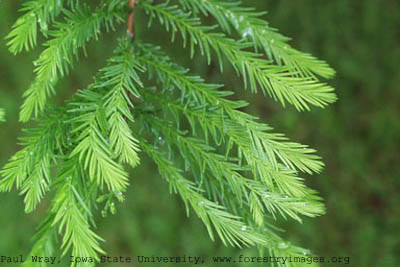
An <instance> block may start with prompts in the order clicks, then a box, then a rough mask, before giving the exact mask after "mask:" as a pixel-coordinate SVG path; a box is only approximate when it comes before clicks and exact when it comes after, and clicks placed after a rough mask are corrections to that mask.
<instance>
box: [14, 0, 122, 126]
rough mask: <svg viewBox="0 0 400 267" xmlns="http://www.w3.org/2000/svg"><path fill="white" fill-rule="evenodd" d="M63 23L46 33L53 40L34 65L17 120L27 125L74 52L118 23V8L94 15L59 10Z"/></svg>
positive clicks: (84, 9)
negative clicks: (63, 17) (103, 29)
mask: <svg viewBox="0 0 400 267" xmlns="http://www.w3.org/2000/svg"><path fill="white" fill-rule="evenodd" d="M63 13H64V15H65V19H66V23H56V24H55V27H56V30H54V31H51V32H50V36H51V37H53V39H51V40H49V41H47V42H46V43H45V46H46V47H47V48H46V49H45V50H44V51H43V52H42V54H41V55H40V57H39V59H38V60H37V61H35V63H34V64H35V65H36V68H35V73H36V79H35V81H34V82H33V83H32V85H31V86H30V88H29V89H28V90H27V91H26V92H25V94H24V97H25V102H24V104H23V105H22V109H21V114H20V120H21V121H22V122H26V121H28V120H29V119H30V118H31V116H32V114H33V115H34V116H37V115H38V113H39V111H41V110H42V109H43V108H44V106H45V104H46V102H47V98H48V96H49V95H50V94H53V93H54V86H55V84H56V82H57V80H58V79H59V78H61V77H63V76H64V75H65V74H67V73H68V71H69V67H70V66H71V64H72V63H73V60H74V57H77V56H78V51H79V50H78V49H79V48H83V49H84V48H85V44H86V42H88V41H89V40H91V39H93V38H95V39H97V38H98V36H99V34H100V32H101V28H102V27H103V26H104V27H105V28H106V29H107V30H108V29H110V28H113V27H114V26H113V25H114V23H115V21H117V22H121V21H122V17H121V8H120V7H116V8H115V9H111V10H109V8H108V7H107V6H102V7H100V8H97V9H96V10H95V11H94V12H93V11H91V10H90V9H89V7H87V6H85V7H82V8H79V9H74V11H68V10H63Z"/></svg>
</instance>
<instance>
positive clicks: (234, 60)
mask: <svg viewBox="0 0 400 267" xmlns="http://www.w3.org/2000/svg"><path fill="white" fill-rule="evenodd" d="M140 6H142V7H143V8H144V10H145V11H146V12H147V13H148V15H149V16H150V23H151V20H152V19H153V18H156V19H158V20H159V22H160V23H161V25H163V26H164V27H165V28H166V30H167V31H170V32H171V34H172V40H174V38H175V33H176V32H179V33H180V34H181V36H182V38H183V42H184V44H185V45H186V43H187V42H189V45H190V54H191V56H193V55H194V51H195V47H196V46H198V47H199V49H200V51H201V53H202V54H204V55H205V56H206V57H207V58H208V61H209V62H210V61H211V49H213V50H214V52H215V55H216V57H217V59H218V61H219V63H220V67H221V71H222V70H223V69H222V68H223V57H222V56H225V57H226V58H227V59H228V61H229V62H230V64H231V65H232V66H233V67H234V68H235V70H236V71H237V72H238V73H240V74H241V75H242V77H243V80H244V83H245V87H246V86H247V83H249V85H250V88H251V90H252V91H253V92H257V90H258V89H261V90H262V92H263V93H264V94H268V95H269V96H271V97H272V98H273V99H274V100H277V101H279V102H281V104H282V105H283V106H285V102H288V103H289V104H292V105H294V106H295V107H296V109H298V110H309V109H310V107H309V105H314V106H318V107H324V106H326V105H327V104H329V103H332V102H334V101H335V100H336V96H335V94H334V93H333V88H332V87H330V86H328V85H326V84H324V83H320V82H318V81H315V80H314V79H309V78H304V77H297V75H295V74H296V72H295V71H293V70H291V69H290V68H288V67H284V66H276V65H271V64H270V62H269V61H266V60H264V59H262V58H261V57H260V56H259V55H258V54H256V53H253V52H249V51H246V50H245V49H246V48H249V46H251V43H245V42H238V41H235V40H233V39H229V38H228V37H226V36H225V35H223V34H221V33H213V32H210V31H211V30H213V29H215V28H216V27H214V26H201V21H200V19H199V18H197V17H190V15H189V14H188V13H185V12H183V11H182V10H180V9H179V8H178V7H177V6H169V5H168V4H167V3H163V4H158V5H154V4H150V2H149V1H146V0H144V1H141V2H140Z"/></svg>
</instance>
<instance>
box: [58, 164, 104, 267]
mask: <svg viewBox="0 0 400 267" xmlns="http://www.w3.org/2000/svg"><path fill="white" fill-rule="evenodd" d="M87 178H88V177H87V176H86V175H85V173H84V171H83V170H82V169H81V167H80V164H79V161H78V160H77V159H76V158H71V159H66V161H64V163H63V165H62V166H61V169H60V171H59V173H58V179H57V180H58V181H57V182H58V190H57V192H56V195H55V197H54V200H53V207H52V210H51V212H52V213H53V214H54V220H53V223H52V225H58V229H59V233H61V234H63V239H62V248H63V250H64V252H63V255H65V254H66V253H67V252H68V251H69V250H70V249H71V248H72V256H77V257H92V258H94V259H97V260H98V259H99V256H98V253H102V254H104V253H105V252H104V251H103V250H102V249H101V248H100V245H99V241H102V238H101V237H99V236H98V235H97V234H95V233H94V232H93V230H92V229H91V227H90V223H89V221H90V217H91V216H92V215H91V213H90V210H89V208H88V203H89V202H90V199H89V200H88V199H87V197H86V195H85V194H90V191H89V192H87V191H85V190H83V189H84V187H85V186H86V187H87V186H88V185H87V184H89V181H90V180H89V179H87ZM81 192H84V193H81ZM71 266H76V263H75V262H74V263H72V264H71ZM78 266H82V263H80V264H78ZM83 266H94V263H86V265H85V264H84V265H83Z"/></svg>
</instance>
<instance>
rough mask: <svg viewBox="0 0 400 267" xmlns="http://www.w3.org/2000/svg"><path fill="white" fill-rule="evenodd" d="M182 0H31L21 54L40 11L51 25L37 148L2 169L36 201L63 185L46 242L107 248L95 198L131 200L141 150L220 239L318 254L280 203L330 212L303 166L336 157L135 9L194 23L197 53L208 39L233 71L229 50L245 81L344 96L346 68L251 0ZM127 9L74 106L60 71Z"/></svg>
mask: <svg viewBox="0 0 400 267" xmlns="http://www.w3.org/2000/svg"><path fill="white" fill-rule="evenodd" d="M175 2H176V3H177V5H170V4H169V3H168V2H166V3H165V2H164V3H161V4H160V3H155V2H154V1H152V0H142V1H140V2H137V1H136V0H129V1H126V0H125V1H122V0H102V1H101V3H100V4H98V5H97V4H93V5H92V4H91V5H90V6H92V8H89V5H88V4H86V3H82V2H81V1H74V0H64V1H63V0H60V1H58V0H36V1H33V0H31V1H28V2H26V4H25V5H24V8H23V11H25V14H24V15H22V16H21V17H20V19H19V20H18V21H17V22H16V23H15V25H14V26H13V29H12V31H11V33H10V34H9V35H8V37H7V38H8V40H9V41H8V45H9V49H10V51H11V52H12V53H14V54H16V53H19V52H21V51H22V50H24V49H25V50H29V49H31V48H33V47H34V46H35V45H36V42H37V32H38V28H37V27H38V25H37V20H38V19H39V20H40V26H41V31H42V33H43V35H45V37H46V38H49V40H47V41H46V42H45V44H44V46H45V47H46V48H45V50H44V51H43V52H42V53H41V55H40V57H39V59H38V60H37V61H36V62H35V65H36V68H35V73H36V78H35V80H34V82H33V83H32V85H31V87H30V88H29V89H28V90H27V91H26V92H25V94H24V96H25V102H24V104H23V105H22V110H21V113H20V120H21V121H23V122H25V121H28V120H29V119H30V118H31V117H32V116H34V117H39V118H40V119H36V120H35V121H36V126H35V127H34V128H29V129H27V130H25V131H26V137H24V138H21V139H20V140H21V145H22V146H23V148H22V149H21V150H20V151H18V152H17V153H16V154H15V155H14V156H13V157H12V158H11V159H10V160H9V162H8V163H7V164H6V165H5V166H4V168H3V169H2V170H1V171H0V175H1V179H0V192H6V191H11V190H12V188H13V187H14V186H15V187H16V189H17V190H19V191H20V193H21V194H24V202H25V211H26V212H31V211H33V210H34V209H35V208H36V207H37V205H38V204H39V203H40V202H41V201H42V200H43V198H44V197H45V195H46V193H48V192H49V191H54V194H48V195H50V196H52V197H53V198H52V200H51V207H50V210H49V214H48V217H47V219H46V220H45V221H44V222H43V223H42V224H41V226H40V227H39V228H38V233H37V235H36V237H35V240H36V243H35V245H34V247H33V249H32V251H31V254H32V255H38V256H40V255H46V256H48V255H54V253H55V251H54V246H55V245H56V243H57V236H58V235H60V236H62V239H61V240H62V242H61V249H62V255H67V254H72V255H73V256H79V257H92V258H93V259H95V260H97V261H98V260H99V253H101V254H104V253H105V252H104V251H103V250H102V248H101V247H100V242H101V241H102V239H101V237H100V236H98V235H97V234H96V233H95V232H94V230H93V228H94V225H95V223H94V219H93V218H94V212H95V211H96V210H97V209H98V207H97V205H98V204H101V203H104V208H103V209H102V211H101V214H102V215H103V216H104V215H106V214H107V212H108V211H110V212H111V213H112V214H114V213H115V210H116V209H115V205H114V200H119V201H123V199H124V192H125V191H126V189H127V186H128V184H129V177H128V173H127V171H126V170H125V168H124V167H125V166H124V164H128V165H130V166H131V167H136V166H137V165H138V164H139V162H140V157H139V155H140V152H141V151H143V152H145V153H146V154H148V155H149V156H150V158H151V159H152V160H153V161H154V162H155V164H156V165H157V167H158V169H159V172H160V174H161V176H162V177H164V179H165V180H167V181H168V183H169V185H170V189H171V192H174V193H177V194H179V195H180V196H181V198H182V200H183V201H184V202H185V204H186V209H187V213H188V215H189V212H190V211H191V210H193V212H194V213H195V214H196V215H197V216H198V217H199V218H200V219H201V220H202V222H203V223H204V224H205V226H206V228H207V230H208V233H209V235H210V237H211V239H212V240H214V239H215V237H216V236H218V237H219V238H220V239H221V240H222V242H223V244H225V245H232V246H236V247H244V246H257V247H258V248H260V250H262V251H263V250H267V251H268V253H269V256H285V257H287V256H296V257H299V256H306V255H310V253H309V252H308V251H307V250H304V249H303V248H300V247H296V246H293V245H291V244H290V243H289V242H287V241H285V240H284V239H282V238H281V237H279V236H278V235H276V234H275V231H276V227H274V226H272V225H271V224H270V223H269V222H270V221H272V220H274V219H277V218H278V216H281V217H283V218H285V219H286V218H291V219H294V220H297V221H299V222H301V221H302V218H303V216H308V217H315V216H319V215H322V214H324V212H325V209H324V206H323V204H322V202H321V200H322V198H320V197H319V196H318V194H317V192H315V191H314V190H312V189H310V188H308V187H307V186H306V185H305V184H304V181H303V180H304V179H303V178H301V176H300V173H301V172H305V173H309V174H311V173H315V172H317V173H318V172H320V171H321V170H322V167H323V163H322V162H321V160H320V158H319V157H318V156H317V155H315V150H313V149H311V148H309V147H308V146H306V145H302V144H299V143H294V142H291V141H289V140H288V139H287V138H286V137H285V136H284V135H282V134H277V133H274V132H273V130H272V128H271V127H270V126H269V125H267V124H265V123H262V122H259V121H258V118H256V117H255V116H252V115H250V114H247V113H245V112H244V111H243V108H245V107H246V106H247V105H248V103H247V102H245V101H234V100H231V99H230V96H232V94H233V93H232V92H231V91H227V90H226V89H225V88H223V85H220V84H211V83H207V82H206V81H205V80H204V79H203V78H201V77H199V76H193V75H191V74H189V70H187V69H186V68H184V67H182V66H180V65H178V64H176V63H174V62H173V60H171V59H170V58H169V57H168V56H167V55H166V54H165V53H163V52H162V51H161V49H160V48H158V47H155V46H153V45H151V44H143V43H141V42H140V41H138V40H137V39H138V37H139V36H136V33H135V29H134V26H135V23H136V21H135V18H134V13H135V12H136V8H141V9H142V10H143V11H145V13H146V14H147V15H148V20H149V24H152V21H153V20H157V21H158V22H159V24H161V27H163V28H165V29H166V30H167V31H169V32H170V33H171V35H172V41H173V40H174V39H175V38H176V36H177V35H180V37H181V39H183V44H184V46H186V45H188V46H189V50H190V54H191V56H192V57H193V56H194V53H195V52H196V51H200V53H201V55H203V56H205V57H207V59H208V62H209V63H210V62H211V60H214V57H215V58H216V61H217V62H218V64H219V66H220V68H221V71H223V67H224V60H225V61H226V60H227V62H228V63H230V65H231V66H232V67H233V68H234V69H235V70H236V72H237V73H238V74H240V75H241V76H242V79H243V81H244V84H245V88H246V87H247V86H248V87H250V89H251V91H253V92H256V91H257V90H261V91H262V92H263V93H264V94H269V95H270V96H272V97H273V98H274V99H276V100H278V101H280V102H281V103H282V104H283V105H285V103H290V104H292V105H294V106H295V107H296V108H297V109H298V110H305V109H309V108H310V106H311V105H314V106H320V107H324V106H325V105H327V104H329V103H332V102H333V101H335V99H336V96H335V95H334V93H333V89H332V88H331V87H330V86H328V85H326V84H325V83H322V82H320V81H319V80H318V76H321V77H324V78H328V77H331V76H332V75H333V74H334V71H333V70H332V69H331V68H330V67H329V66H328V65H327V64H326V63H325V62H323V61H320V60H318V59H316V58H314V57H312V56H310V55H308V54H304V53H301V52H299V51H297V50H295V49H293V48H291V47H289V46H288V45H287V44H286V42H287V41H288V38H286V37H284V36H282V35H280V34H279V33H278V32H277V31H276V30H275V29H272V28H271V27H270V26H269V25H268V23H267V22H266V21H264V20H263V19H262V17H261V16H262V15H263V13H260V12H256V11H255V10H253V9H252V8H247V7H244V6H242V4H241V3H240V2H238V1H236V2H228V1H224V0H204V1H196V0H178V1H175ZM208 14H211V15H212V16H213V17H214V18H215V20H216V21H217V23H218V24H217V25H214V26H206V25H205V24H203V23H202V20H201V16H202V15H208ZM56 19H57V21H61V22H56ZM125 20H126V24H127V25H126V27H127V32H128V36H121V37H122V38H121V39H120V41H119V42H118V45H117V48H116V49H115V50H114V54H113V55H112V56H111V58H110V59H109V60H108V61H107V65H106V66H105V67H104V68H102V69H101V70H100V71H99V72H98V74H97V75H96V76H95V77H94V81H93V83H92V84H91V85H89V86H88V87H87V89H85V90H79V91H78V93H76V94H75V95H74V97H73V98H72V100H69V101H67V107H66V108H50V107H49V105H48V104H47V102H48V101H47V100H48V98H49V96H50V95H51V94H52V93H54V92H55V85H56V82H57V81H58V80H59V79H61V78H62V77H64V76H65V75H66V74H68V72H69V71H70V69H71V67H72V66H73V62H74V61H75V59H76V58H77V57H79V54H80V52H79V51H80V50H81V49H82V50H83V51H84V52H85V46H86V43H87V42H88V41H89V40H91V39H97V38H98V36H99V35H100V34H102V33H103V32H104V31H108V30H109V29H113V27H114V25H115V24H117V23H121V22H124V21H125ZM49 29H51V30H49ZM219 29H222V31H223V32H224V33H220V32H218V30H219ZM234 31H236V32H237V33H236V35H235V33H234ZM226 34H227V35H229V36H231V37H228V36H227V35H226ZM237 35H239V38H240V39H239V40H236V39H235V38H236V36H237ZM124 37H125V38H124ZM134 38H135V39H136V41H135V42H134V43H133V42H132V41H133V40H134ZM253 50H255V51H253ZM259 51H261V53H259ZM265 55H267V56H268V57H269V60H267V59H265ZM159 89H161V90H159ZM2 117H3V111H2V109H0V121H1V120H2ZM139 133H140V134H139ZM162 143H164V144H166V146H163V145H162ZM186 175H188V176H189V177H191V179H189V178H185V176H186ZM101 205H103V204H101ZM278 214H279V215H278ZM31 265H32V264H30V263H29V262H25V263H24V266H25V267H27V266H28V267H30V266H31ZM75 265H76V263H72V265H71V266H75ZM94 265H95V263H89V264H84V265H82V266H94ZM277 265H278V266H283V265H282V264H277ZM313 265H314V264H312V265H311V266H313ZM285 266H294V267H297V266H302V263H291V264H290V265H285ZM314 266H317V264H315V265H314Z"/></svg>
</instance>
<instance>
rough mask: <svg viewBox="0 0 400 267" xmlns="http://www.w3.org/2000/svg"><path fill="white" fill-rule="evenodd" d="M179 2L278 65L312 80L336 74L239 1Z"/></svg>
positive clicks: (259, 14)
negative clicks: (251, 46) (262, 51)
mask: <svg viewBox="0 0 400 267" xmlns="http://www.w3.org/2000/svg"><path fill="white" fill-rule="evenodd" d="M179 3H180V4H181V5H182V6H183V7H184V8H185V10H191V11H194V12H201V13H202V14H203V15H206V16H207V15H208V14H211V15H212V16H213V17H214V18H215V19H216V20H217V21H218V24H219V26H220V27H221V29H222V30H223V31H224V32H226V33H227V34H231V33H232V32H233V31H236V32H238V33H239V35H240V36H241V37H242V38H243V39H245V40H246V41H248V42H252V43H254V45H255V47H256V48H261V49H263V50H264V52H265V53H266V54H267V55H268V57H269V58H271V59H274V60H275V62H276V63H277V64H278V65H287V66H290V67H291V68H292V69H294V70H296V71H297V73H298V74H299V75H302V76H305V77H312V78H314V79H316V77H315V76H314V73H315V74H317V75H320V76H322V77H324V78H332V77H333V76H334V75H335V71H334V70H333V69H332V68H331V67H329V65H328V64H327V63H326V62H324V61H322V60H319V59H317V58H315V57H313V56H312V55H310V54H306V53H302V52H300V51H298V50H296V49H294V48H292V47H290V46H289V45H288V44H287V42H288V41H290V38H288V37H286V36H283V35H281V34H280V33H278V32H277V30H276V29H274V28H271V27H270V26H269V24H268V22H267V21H265V20H263V19H262V18H261V16H263V15H264V14H265V13H263V12H256V11H255V10H254V9H253V8H249V7H243V6H242V2H240V1H235V2H228V1H223V0H205V1H197V0H179Z"/></svg>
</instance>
